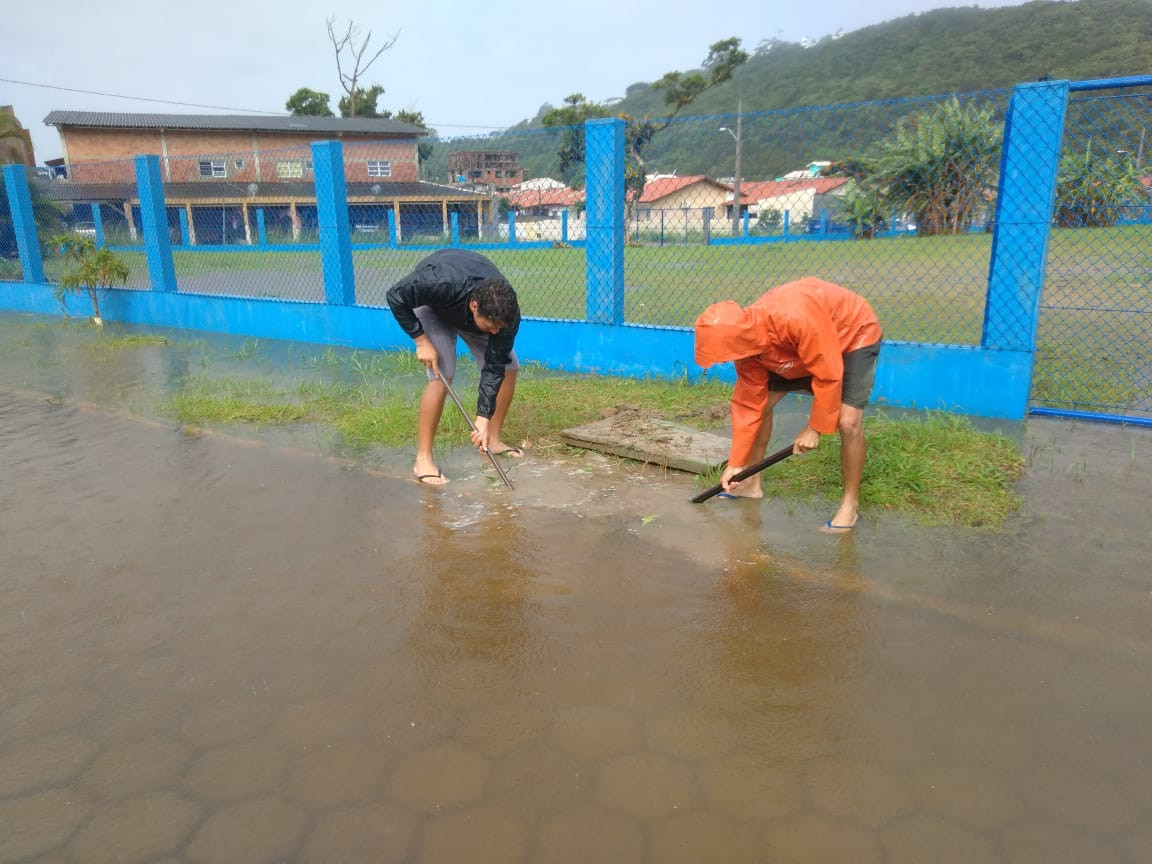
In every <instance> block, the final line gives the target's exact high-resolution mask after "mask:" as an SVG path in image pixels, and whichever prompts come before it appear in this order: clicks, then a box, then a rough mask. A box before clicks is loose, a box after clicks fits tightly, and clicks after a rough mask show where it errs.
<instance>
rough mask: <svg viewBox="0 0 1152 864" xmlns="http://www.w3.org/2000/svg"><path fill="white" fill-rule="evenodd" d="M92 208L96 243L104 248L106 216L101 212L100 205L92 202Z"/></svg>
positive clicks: (90, 205)
mask: <svg viewBox="0 0 1152 864" xmlns="http://www.w3.org/2000/svg"><path fill="white" fill-rule="evenodd" d="M88 206H89V208H91V210H92V228H93V229H94V230H95V231H96V245H97V246H98V247H99V248H101V249H103V248H104V245H105V243H104V217H103V215H101V213H100V205H99V204H96V203H92V204H89V205H88Z"/></svg>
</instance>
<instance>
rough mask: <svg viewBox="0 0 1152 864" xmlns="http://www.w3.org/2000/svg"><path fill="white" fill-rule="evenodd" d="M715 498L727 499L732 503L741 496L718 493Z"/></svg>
mask: <svg viewBox="0 0 1152 864" xmlns="http://www.w3.org/2000/svg"><path fill="white" fill-rule="evenodd" d="M715 497H717V498H727V499H728V500H730V501H735V500H736V499H737V498H739V497H740V496H739V495H733V494H732V493H731V492H717V493H716V496H715Z"/></svg>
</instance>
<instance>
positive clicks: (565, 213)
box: [560, 210, 568, 243]
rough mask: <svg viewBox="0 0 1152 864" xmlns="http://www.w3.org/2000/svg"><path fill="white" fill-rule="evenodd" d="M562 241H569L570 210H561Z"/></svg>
mask: <svg viewBox="0 0 1152 864" xmlns="http://www.w3.org/2000/svg"><path fill="white" fill-rule="evenodd" d="M560 242H561V243H567V242H568V211H567V210H561V211H560Z"/></svg>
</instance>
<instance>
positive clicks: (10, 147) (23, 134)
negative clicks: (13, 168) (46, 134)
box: [0, 105, 36, 166]
mask: <svg viewBox="0 0 1152 864" xmlns="http://www.w3.org/2000/svg"><path fill="white" fill-rule="evenodd" d="M35 164H36V157H35V156H34V155H33V152H32V136H31V135H30V134H29V132H28V130H27V129H25V128H24V127H23V126H22V125H20V121H19V120H17V119H16V115H15V113H13V111H12V106H11V105H0V165H28V166H32V165H35Z"/></svg>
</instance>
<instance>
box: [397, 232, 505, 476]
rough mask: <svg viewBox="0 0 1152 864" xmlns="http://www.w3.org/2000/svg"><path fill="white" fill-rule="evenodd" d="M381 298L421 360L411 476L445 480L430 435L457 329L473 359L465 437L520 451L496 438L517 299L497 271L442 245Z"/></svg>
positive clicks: (450, 372) (449, 374) (492, 448)
mask: <svg viewBox="0 0 1152 864" xmlns="http://www.w3.org/2000/svg"><path fill="white" fill-rule="evenodd" d="M387 299H388V306H389V307H390V308H391V309H392V314H393V315H395V316H396V321H397V323H398V324H399V325H400V327H401V328H402V329H403V330H404V332H405V333H407V334H408V335H409V336H411V337H412V338H413V339H414V340H415V342H416V359H417V360H419V361H420V362H421V363H423V364H424V365H425V366H426V367H427V368H428V384H427V386H426V387H425V388H424V395H423V396H421V397H420V418H419V421H418V429H417V438H416V464H415V466H414V467H413V469H412V470H413V472H414V473H415V474H416V479H417V480H419V481H420V482H421V483H427V484H429V485H432V486H441V485H443V484H445V483H447V482H448V479H447V478H446V477H445V476H444V474H443V473H442V472H441V471H440V469H439V467H437V465H436V460H435V457H434V456H433V453H432V442H433V440H434V439H435V437H436V427H437V426H439V425H440V415H441V414H442V413H443V411H444V399H445V397H446V396H447V395H448V393H447V391H446V390H445V389H444V385H443V384H442V383H441V381H440V379H441V378H443V379H444V380H445V381H447V382H448V383H449V384H451V383H452V379H453V377H455V375H456V337H457V336H459V337H460V338H461V339H463V340H464V343H465V344H466V345H467V346H468V348H469V350H470V351H471V352H472V356H473V357H475V358H476V365H477V366H479V367H480V393H479V397H478V398H477V400H476V424H475V425H476V431H475V432H474V433H472V443H473V444H475V445H476V446H477V447H478V448H479V449H481V450H487V451H489V452H491V453H492V454H493V455H496V456H513V457H517V458H519V457H521V456H523V455H524V453H523V451H522V450H521V449H520V448H519V447H513V446H509V445H507V444H505V443H504V442H503V441H502V440H501V439H500V430H501V428H502V427H503V425H504V418H505V417H506V416H507V415H508V406H510V405H511V404H512V394H513V393H514V392H515V390H516V372H517V370H518V369H519V368H520V364H519V362H518V361H517V359H516V353H515V351H513V350H512V343H513V341H514V340H515V339H516V331H517V330H518V329H519V328H520V305H519V302H518V301H517V299H516V292H515V291H514V290H513V289H512V286H511V285H510V284H508V280H507V279H505V278H504V275H503V274H502V273H501V272H500V271H499V270H497V269H496V267H495V266H494V265H493V264H492V262H491V261H489V260H488V259H487V258H485V257H484V256H483V255H480V254H478V253H476V252H468V251H466V250H463V249H441V250H439V251H437V252H433V253H432V254H431V255H429V256H428V257H427V258H425V259H424V260H422V261H421V262H420V263H419V264H417V265H416V269H415V270H413V271H412V272H411V273H410V274H409V275H408V276H405V277H404V278H403V279H401V280H400V281H399V282H397V283H396V284H395V285H393V286H392V287H391V288H389V289H388V294H387Z"/></svg>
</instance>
